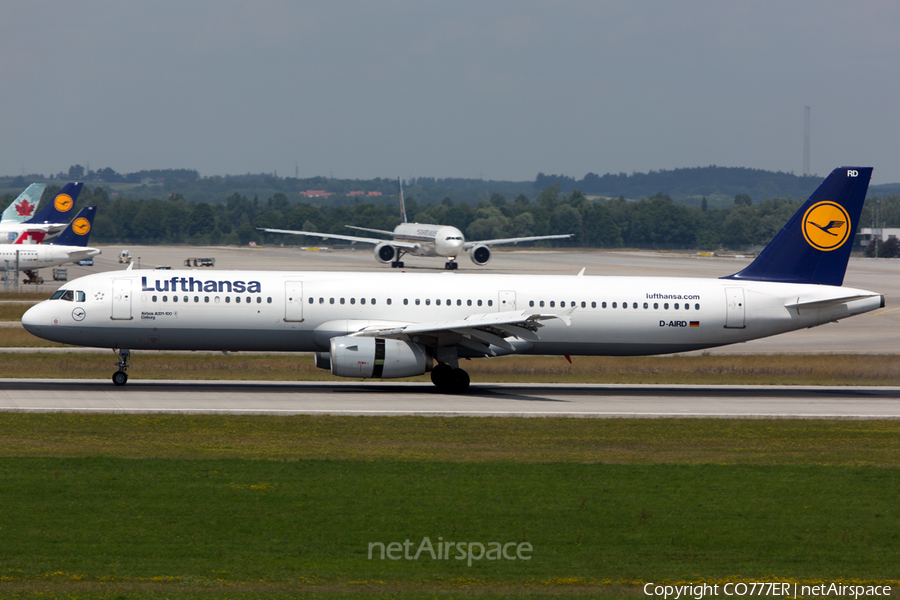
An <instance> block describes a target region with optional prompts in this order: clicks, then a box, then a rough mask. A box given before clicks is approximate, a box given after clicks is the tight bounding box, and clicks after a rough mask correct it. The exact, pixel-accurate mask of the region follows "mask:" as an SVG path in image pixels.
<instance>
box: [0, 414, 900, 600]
mask: <svg viewBox="0 0 900 600" xmlns="http://www.w3.org/2000/svg"><path fill="white" fill-rule="evenodd" d="M898 434H900V424H898V423H896V422H893V421H835V422H828V421H809V422H804V421H762V420H747V421H742V420H698V419H687V420H678V421H669V420H626V419H616V420H593V419H500V418H485V419H474V418H424V417H400V418H388V417H323V416H296V417H232V416H174V415H141V416H130V415H82V414H45V415H38V414H19V413H0V456H2V457H3V458H0V481H2V482H3V485H2V487H0V596H2V597H3V598H7V597H22V598H26V597H27V598H35V597H36V598H57V597H67V598H68V597H72V598H75V597H78V598H115V597H116V595H115V594H116V593H120V594H126V595H125V596H122V597H128V598H132V597H138V598H162V597H167V598H188V597H192V598H193V597H201V598H206V597H208V598H245V597H246V598H257V597H266V598H280V597H327V598H338V597H348V598H349V597H353V598H357V597H373V595H374V596H375V597H382V596H384V597H405V598H426V597H428V598H433V597H441V598H452V597H459V596H460V595H466V597H467V598H468V597H491V595H493V594H506V595H507V596H506V597H512V596H514V597H524V596H530V595H535V594H539V595H542V596H543V597H546V596H544V595H561V596H570V595H582V596H584V595H587V596H591V597H599V596H600V595H607V596H609V597H621V596H622V595H628V596H639V595H642V594H641V592H640V584H641V583H642V582H644V581H681V580H686V581H694V582H697V581H706V582H710V583H717V582H718V583H724V582H726V581H736V580H745V581H749V580H766V581H772V580H773V579H777V580H781V579H784V580H791V581H807V582H817V581H821V580H825V581H831V580H835V581H843V582H845V583H846V582H859V581H867V582H891V581H893V582H895V585H900V582H898V581H896V578H897V573H898V572H897V567H896V565H897V564H898V562H900V510H898V508H897V498H898V497H900V441H898V440H900V435H898ZM426 536H428V537H429V538H430V539H431V540H437V538H438V537H442V538H443V540H445V541H453V542H465V541H475V542H484V543H488V542H492V541H498V542H516V543H521V542H528V543H530V544H531V545H532V546H533V548H534V550H533V552H532V556H533V558H532V560H530V561H521V560H519V561H509V560H507V561H502V560H500V561H487V560H481V561H473V565H472V566H471V567H469V566H468V565H467V564H466V561H460V560H456V559H455V558H453V559H450V560H433V559H431V558H430V557H429V556H427V555H423V556H422V557H420V559H418V560H398V561H391V560H381V559H380V557H379V554H378V552H377V550H376V552H375V558H373V559H371V560H370V559H369V558H368V547H369V544H370V543H371V542H384V543H388V542H392V541H396V542H401V543H402V542H404V541H405V540H407V539H409V540H411V541H413V542H414V544H415V546H418V545H419V543H421V541H422V539H423V538H424V537H426ZM301 594H308V596H303V595H301ZM469 594H472V596H470V595H469ZM495 597H496V596H495Z"/></svg>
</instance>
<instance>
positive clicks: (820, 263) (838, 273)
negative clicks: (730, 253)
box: [722, 167, 872, 286]
mask: <svg viewBox="0 0 900 600" xmlns="http://www.w3.org/2000/svg"><path fill="white" fill-rule="evenodd" d="M871 177H872V167H840V168H838V169H835V170H834V171H832V172H831V175H829V176H828V177H827V178H826V179H825V181H823V182H822V185H820V186H819V187H818V189H816V191H815V192H813V194H812V195H811V196H810V197H809V200H807V201H806V202H805V203H804V204H803V206H802V207H800V210H798V211H797V212H796V213H795V214H794V216H793V217H791V220H790V221H788V223H787V225H785V226H784V229H782V230H781V231H780V232H779V233H778V235H776V236H775V239H773V240H772V241H771V242H769V245H768V246H766V247H765V248H764V249H763V251H762V252H760V253H759V256H757V257H756V259H755V260H754V261H753V262H752V263H750V264H749V265H748V266H747V268H746V269H744V270H743V271H740V272H739V273H735V274H734V275H729V276H728V277H723V278H722V279H737V280H741V279H746V280H750V281H776V282H783V283H814V284H819V285H833V286H840V285H841V284H843V283H844V273H845V272H846V271H847V261H848V260H849V259H850V251H851V250H852V249H853V236H854V234H855V233H856V229H857V227H858V226H859V215H860V213H861V212H862V207H863V204H864V203H865V200H866V190H867V189H868V187H869V179H870V178H871Z"/></svg>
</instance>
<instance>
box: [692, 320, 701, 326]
mask: <svg viewBox="0 0 900 600" xmlns="http://www.w3.org/2000/svg"><path fill="white" fill-rule="evenodd" d="M691 327H700V321H691Z"/></svg>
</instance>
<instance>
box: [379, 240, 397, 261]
mask: <svg viewBox="0 0 900 600" xmlns="http://www.w3.org/2000/svg"><path fill="white" fill-rule="evenodd" d="M396 256H397V249H396V248H394V247H393V246H391V245H390V244H378V245H377V246H375V260H377V261H378V262H380V263H385V264H387V263H389V262H393V261H394V260H396Z"/></svg>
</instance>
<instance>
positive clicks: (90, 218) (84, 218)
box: [51, 206, 97, 246]
mask: <svg viewBox="0 0 900 600" xmlns="http://www.w3.org/2000/svg"><path fill="white" fill-rule="evenodd" d="M96 214H97V207H96V206H85V207H84V208H82V209H81V210H80V211H79V212H78V214H77V215H75V218H74V219H72V222H71V223H69V225H68V226H67V227H66V228H65V229H63V232H62V233H60V234H59V236H58V237H57V238H56V239H55V240H53V241H52V242H51V244H54V245H57V246H87V244H88V239H89V238H90V237H91V228H93V226H94V215H96Z"/></svg>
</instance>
